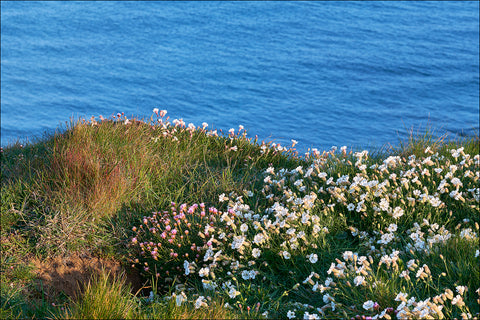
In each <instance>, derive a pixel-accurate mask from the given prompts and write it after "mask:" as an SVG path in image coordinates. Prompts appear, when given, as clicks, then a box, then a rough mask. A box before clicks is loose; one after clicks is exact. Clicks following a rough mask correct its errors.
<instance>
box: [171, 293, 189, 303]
mask: <svg viewBox="0 0 480 320" xmlns="http://www.w3.org/2000/svg"><path fill="white" fill-rule="evenodd" d="M174 295H175V293H174ZM184 301H187V296H186V295H185V292H183V291H182V293H180V294H179V295H178V296H176V297H175V302H176V304H177V307H180V306H181V305H182V302H184Z"/></svg>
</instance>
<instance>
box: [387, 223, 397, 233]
mask: <svg viewBox="0 0 480 320" xmlns="http://www.w3.org/2000/svg"><path fill="white" fill-rule="evenodd" d="M387 231H388V232H395V231H397V225H396V224H395V223H392V224H390V225H389V226H388V228H387Z"/></svg>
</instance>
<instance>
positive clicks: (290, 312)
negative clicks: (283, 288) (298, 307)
mask: <svg viewBox="0 0 480 320" xmlns="http://www.w3.org/2000/svg"><path fill="white" fill-rule="evenodd" d="M287 318H288V319H293V318H295V311H291V310H288V312H287Z"/></svg>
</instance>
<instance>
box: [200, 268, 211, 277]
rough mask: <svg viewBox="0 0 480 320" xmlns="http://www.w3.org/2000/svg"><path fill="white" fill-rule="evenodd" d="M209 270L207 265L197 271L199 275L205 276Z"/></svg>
mask: <svg viewBox="0 0 480 320" xmlns="http://www.w3.org/2000/svg"><path fill="white" fill-rule="evenodd" d="M209 272H210V269H209V268H208V267H205V268H202V269H200V271H198V275H199V276H200V277H206V276H208V273H209Z"/></svg>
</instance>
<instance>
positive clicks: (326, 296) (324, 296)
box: [323, 293, 332, 303]
mask: <svg viewBox="0 0 480 320" xmlns="http://www.w3.org/2000/svg"><path fill="white" fill-rule="evenodd" d="M330 299H332V297H331V296H330V295H329V294H328V293H325V294H324V295H323V302H325V303H328V302H329V301H330Z"/></svg>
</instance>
